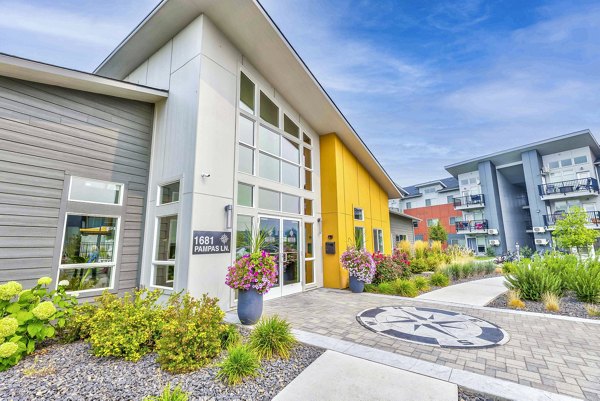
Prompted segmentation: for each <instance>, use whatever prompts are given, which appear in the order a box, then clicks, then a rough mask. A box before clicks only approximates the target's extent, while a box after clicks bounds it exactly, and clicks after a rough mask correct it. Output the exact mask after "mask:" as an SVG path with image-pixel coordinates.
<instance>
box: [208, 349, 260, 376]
mask: <svg viewBox="0 0 600 401" xmlns="http://www.w3.org/2000/svg"><path fill="white" fill-rule="evenodd" d="M259 368H260V359H259V357H258V354H257V353H256V352H255V351H254V350H253V349H251V348H250V347H249V346H248V345H245V344H238V345H236V346H233V347H231V348H230V349H229V351H228V354H227V357H226V358H225V359H224V360H223V362H221V363H220V364H219V372H218V373H217V378H219V379H221V380H223V381H224V382H225V383H227V384H229V385H235V384H239V383H241V382H242V380H243V379H244V377H253V376H256V375H258V369H259Z"/></svg>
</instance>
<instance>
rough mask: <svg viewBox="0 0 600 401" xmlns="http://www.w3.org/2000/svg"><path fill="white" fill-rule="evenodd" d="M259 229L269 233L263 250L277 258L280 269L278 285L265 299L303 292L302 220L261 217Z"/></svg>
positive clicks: (276, 261)
mask: <svg viewBox="0 0 600 401" xmlns="http://www.w3.org/2000/svg"><path fill="white" fill-rule="evenodd" d="M259 228H260V230H263V231H266V232H267V233H269V235H268V236H267V238H266V241H265V244H264V246H263V249H264V250H265V251H267V252H269V253H270V254H271V255H273V256H274V257H275V263H276V264H277V267H278V268H279V275H278V277H277V283H276V284H275V285H274V286H273V288H271V290H270V291H269V292H268V293H267V294H266V295H265V299H271V298H277V297H281V296H284V295H289V294H293V293H295V292H300V291H302V276H301V269H300V266H301V264H300V262H301V260H300V255H301V253H300V248H301V245H300V220H293V219H282V218H277V217H260V219H259Z"/></svg>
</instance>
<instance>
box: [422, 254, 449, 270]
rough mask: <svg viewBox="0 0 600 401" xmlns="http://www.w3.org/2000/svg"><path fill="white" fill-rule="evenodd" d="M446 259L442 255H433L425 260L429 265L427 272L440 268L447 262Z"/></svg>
mask: <svg viewBox="0 0 600 401" xmlns="http://www.w3.org/2000/svg"><path fill="white" fill-rule="evenodd" d="M445 259H446V258H445V257H444V256H443V255H442V254H440V253H432V254H431V255H428V256H427V258H426V259H425V263H426V265H427V271H435V270H436V269H438V268H440V267H441V266H442V265H443V264H444V263H445V262H446V260H445Z"/></svg>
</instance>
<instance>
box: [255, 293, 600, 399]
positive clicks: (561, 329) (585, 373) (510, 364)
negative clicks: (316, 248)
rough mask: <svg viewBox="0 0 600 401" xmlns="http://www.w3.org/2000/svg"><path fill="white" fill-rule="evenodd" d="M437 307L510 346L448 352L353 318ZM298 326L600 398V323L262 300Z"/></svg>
mask: <svg viewBox="0 0 600 401" xmlns="http://www.w3.org/2000/svg"><path fill="white" fill-rule="evenodd" d="M386 305H401V306H432V305H435V306H436V307H440V308H443V309H447V310H452V311H456V312H462V313H466V314H469V315H472V316H474V317H478V318H481V319H485V320H487V321H490V322H492V323H495V324H497V325H499V326H500V327H502V328H503V329H505V330H506V331H507V332H508V333H509V335H510V337H511V339H510V341H509V342H508V343H506V344H504V345H501V346H496V347H492V348H484V349H451V348H437V347H431V346H427V345H421V344H414V343H408V342H405V341H402V340H397V339H393V338H390V337H386V336H383V335H381V334H377V333H374V332H372V331H370V330H367V329H365V328H364V327H362V326H361V325H360V324H359V323H358V322H357V320H356V314H357V313H359V312H361V311H363V310H365V309H368V308H373V307H376V306H386ZM265 314H278V315H280V316H282V317H284V318H285V319H287V320H288V321H289V322H291V323H292V325H293V327H294V328H295V329H298V330H302V331H305V332H310V333H316V334H320V335H323V336H326V337H328V338H331V339H332V340H334V339H338V340H344V341H347V342H350V343H354V344H357V345H361V346H366V347H370V348H371V349H375V350H383V351H389V352H392V353H396V354H398V355H400V356H408V357H412V358H416V359H419V360H421V361H427V362H433V363H434V364H436V365H439V366H442V367H446V368H452V369H456V371H457V372H459V371H467V372H473V373H478V374H481V375H484V376H487V377H490V378H497V379H503V380H508V381H511V382H513V383H519V384H523V385H526V386H530V387H534V388H537V389H542V390H546V391H550V392H553V393H558V394H565V395H570V396H574V397H578V398H587V399H590V400H600V324H597V323H593V322H579V321H572V320H566V319H557V318H551V317H543V316H538V315H532V314H519V313H514V312H512V313H511V312H510V311H502V310H498V309H491V308H481V307H466V306H459V305H443V304H441V303H439V304H438V303H433V302H430V301H423V300H417V299H407V298H400V297H392V296H381V295H372V294H366V293H363V294H352V293H350V292H349V291H338V290H328V289H318V290H314V291H308V292H304V293H300V294H296V295H291V296H287V297H283V298H279V299H274V300H270V301H267V302H265Z"/></svg>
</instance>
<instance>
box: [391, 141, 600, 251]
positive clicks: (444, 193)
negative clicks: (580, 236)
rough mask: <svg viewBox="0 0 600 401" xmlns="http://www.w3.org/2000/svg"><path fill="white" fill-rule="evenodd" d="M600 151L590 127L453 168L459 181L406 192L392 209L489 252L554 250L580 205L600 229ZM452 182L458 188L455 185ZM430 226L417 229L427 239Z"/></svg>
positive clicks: (450, 169)
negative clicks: (555, 238) (555, 234)
mask: <svg viewBox="0 0 600 401" xmlns="http://www.w3.org/2000/svg"><path fill="white" fill-rule="evenodd" d="M599 157H600V147H599V146H598V142H597V141H596V139H595V138H594V136H593V135H592V133H591V132H590V131H589V130H583V131H577V132H573V133H570V134H566V135H562V136H558V137H554V138H550V139H547V140H543V141H539V142H535V143H530V144H527V145H522V146H518V147H515V148H511V149H507V150H504V151H500V152H496V153H493V154H489V155H485V156H481V157H476V158H473V159H470V160H466V161H463V162H459V163H454V164H451V165H448V166H446V167H445V168H446V171H448V172H449V173H450V174H451V175H452V176H453V178H452V179H446V180H439V181H434V182H427V183H423V184H419V185H414V186H412V187H405V188H404V189H405V190H406V191H407V192H408V195H407V196H406V197H404V198H403V199H394V200H392V201H390V207H396V208H398V209H400V210H402V211H406V213H409V214H411V215H413V216H415V217H418V218H420V219H423V221H424V222H429V225H431V224H433V223H434V222H436V219H437V220H439V221H440V222H441V223H442V224H443V225H444V226H445V227H447V225H446V223H450V222H452V224H451V226H452V227H450V230H449V232H450V233H452V235H451V236H449V238H451V241H452V240H453V239H454V238H458V240H457V241H456V243H458V244H461V245H465V246H467V247H469V248H471V249H473V250H474V251H475V252H476V253H478V254H483V253H485V252H486V250H487V249H488V248H492V249H494V251H495V253H496V254H501V253H504V252H506V251H508V250H510V251H515V250H516V247H517V245H519V246H520V247H522V246H525V245H526V246H529V247H531V248H532V249H535V250H537V251H546V250H549V249H551V248H552V246H553V243H552V235H551V233H552V231H553V230H554V226H555V224H556V221H558V220H560V219H561V218H563V216H564V215H565V213H568V212H569V210H571V209H572V208H574V207H581V208H583V209H584V210H585V211H586V213H587V223H588V227H590V228H595V229H600V197H599V196H598V194H599V187H598V174H599V173H598V165H599V164H600V159H599ZM449 183H454V185H450V184H449ZM427 225H428V224H425V225H424V226H425V227H423V224H421V225H420V226H419V228H416V229H415V237H416V239H427V237H426V236H425V232H426V230H427V227H426V226H427Z"/></svg>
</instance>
